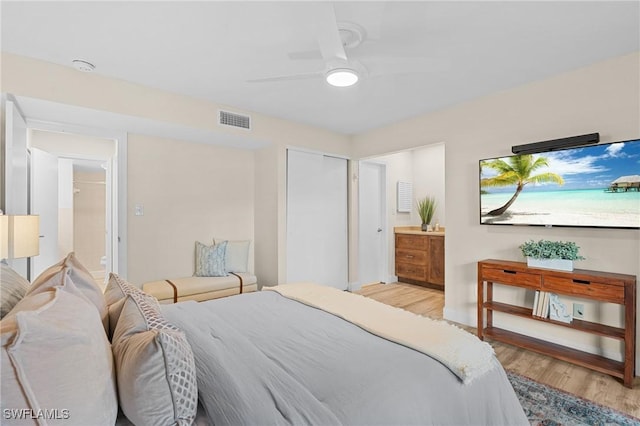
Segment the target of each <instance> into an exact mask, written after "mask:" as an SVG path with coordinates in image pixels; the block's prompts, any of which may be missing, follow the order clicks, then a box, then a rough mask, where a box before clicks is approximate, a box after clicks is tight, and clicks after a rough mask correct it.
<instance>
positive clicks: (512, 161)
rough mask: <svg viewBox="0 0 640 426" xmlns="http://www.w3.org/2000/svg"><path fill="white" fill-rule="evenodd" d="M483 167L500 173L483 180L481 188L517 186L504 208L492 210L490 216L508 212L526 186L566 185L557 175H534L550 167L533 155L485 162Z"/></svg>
mask: <svg viewBox="0 0 640 426" xmlns="http://www.w3.org/2000/svg"><path fill="white" fill-rule="evenodd" d="M481 166H482V167H483V168H484V167H488V168H490V169H493V170H495V171H497V172H498V175H497V176H493V177H489V178H484V179H482V180H481V181H480V186H481V187H483V188H484V187H501V186H511V185H515V186H516V192H515V194H513V196H512V197H511V198H510V199H509V201H507V202H506V204H505V205H503V206H502V207H499V208H497V209H495V210H491V211H490V212H489V213H487V215H488V216H500V215H501V214H503V213H504V212H506V211H507V209H508V208H509V207H511V205H512V204H513V203H514V201H516V198H518V195H520V193H521V192H522V190H523V189H524V187H525V185H527V184H529V183H547V182H555V183H557V184H559V185H563V184H564V180H563V179H562V176H560V175H558V174H556V173H551V172H546V173H540V174H538V175H534V174H533V173H534V172H535V171H536V170H538V169H540V168H541V167H548V166H549V163H548V161H547V159H546V158H544V157H538V158H536V159H535V160H534V159H533V155H531V154H523V155H514V156H512V157H507V158H498V159H496V160H489V161H483V162H482V163H481Z"/></svg>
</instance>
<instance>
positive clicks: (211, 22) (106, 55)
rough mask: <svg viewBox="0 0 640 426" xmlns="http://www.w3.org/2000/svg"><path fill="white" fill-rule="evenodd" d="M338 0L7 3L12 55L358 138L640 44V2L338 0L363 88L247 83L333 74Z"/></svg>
mask: <svg viewBox="0 0 640 426" xmlns="http://www.w3.org/2000/svg"><path fill="white" fill-rule="evenodd" d="M329 5H330V4H329V3H325V2H321V3H316V2H270V1H261V2H244V1H240V2H239V1H236V2H211V1H208V2H207V1H195V2H179V1H172V2H169V1H161V2H148V1H140V2H138V1H129V2H93V1H90V2H60V1H45V2H9V1H2V3H1V8H2V9H1V11H2V22H1V26H2V50H3V51H6V52H11V53H15V54H19V55H24V56H29V57H33V58H38V59H42V60H45V61H50V62H54V63H58V64H62V65H67V66H71V61H72V60H73V59H76V58H81V59H84V60H87V61H90V62H92V63H94V64H95V65H96V70H95V72H96V73H97V74H101V75H105V76H110V77H115V78H119V79H123V80H128V81H131V82H135V83H139V84H142V85H146V86H151V87H155V88H159V89H163V90H167V91H171V92H177V93H182V94H186V95H189V96H193V97H197V98H203V99H208V100H210V101H212V102H215V103H219V104H226V105H229V106H232V107H235V108H239V109H242V110H246V111H248V112H251V111H255V112H260V113H263V114H267V115H271V116H277V117H281V118H284V119H288V120H292V121H297V122H302V123H307V124H311V125H315V126H319V127H322V128H326V129H330V130H333V131H336V132H340V133H345V134H355V133H361V132H364V131H367V130H370V129H374V128H376V127H381V126H384V125H387V124H390V123H393V122H397V121H399V120H402V119H406V118H410V117H413V116H417V115H420V114H423V113H428V112H431V111H435V110H438V109H442V108H446V107H448V106H451V105H454V104H457V103H460V102H464V101H467V100H470V99H473V98H476V97H480V96H483V95H487V94H489V93H492V92H496V91H500V90H505V89H508V88H511V87H515V86H518V85H521V84H524V83H527V82H529V81H534V80H540V79H544V78H546V77H549V76H551V75H554V74H558V73H562V72H565V71H569V70H572V69H576V68H579V67H583V66H586V65H589V64H591V63H594V62H598V61H601V60H604V59H607V58H610V57H615V56H619V55H623V54H626V53H630V52H633V51H638V50H640V2H638V1H626V2H615V1H587V2H578V1H565V2H558V1H536V2H521V1H505V2H495V1H494V2H481V1H473V2H452V1H449V2H435V1H422V2H416V1H414V2H366V1H361V2H335V3H334V10H335V16H336V19H337V21H338V22H351V23H356V24H358V25H360V26H361V27H363V28H364V29H365V31H366V34H367V38H366V40H365V42H363V43H362V44H361V45H360V46H358V47H356V48H354V49H347V51H346V53H347V56H348V57H349V58H350V59H357V60H358V61H359V62H360V63H361V64H362V65H363V66H364V67H365V68H366V69H367V71H368V75H365V76H364V77H363V78H362V79H361V81H360V82H359V83H358V84H357V85H356V86H354V87H351V88H334V87H331V86H329V85H327V84H326V83H325V82H324V80H323V79H322V78H321V77H319V78H310V79H302V80H289V81H275V82H266V83H249V82H247V80H251V79H259V78H264V77H274V76H281V75H288V74H301V73H309V72H315V71H322V70H324V69H325V63H324V61H323V60H322V59H321V57H320V54H319V52H318V46H319V45H318V35H319V33H320V32H322V31H321V29H319V28H318V27H319V26H318V25H316V21H317V19H316V17H317V16H319V15H318V14H319V13H322V12H323V11H326V10H327V7H328V6H329ZM292 52H308V53H307V54H303V56H308V57H309V59H291V58H290V57H289V54H290V53H292ZM416 71H422V72H416Z"/></svg>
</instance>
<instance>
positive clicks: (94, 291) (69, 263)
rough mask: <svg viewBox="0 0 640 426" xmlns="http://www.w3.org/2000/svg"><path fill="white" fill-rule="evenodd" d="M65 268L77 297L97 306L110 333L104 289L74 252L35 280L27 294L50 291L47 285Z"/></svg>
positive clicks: (106, 329) (105, 327)
mask: <svg viewBox="0 0 640 426" xmlns="http://www.w3.org/2000/svg"><path fill="white" fill-rule="evenodd" d="M63 268H68V269H69V274H70V277H71V281H72V283H71V285H72V286H73V287H75V289H77V290H78V292H77V293H76V295H77V296H80V297H84V298H86V299H87V300H88V301H90V302H91V303H93V304H94V305H95V307H96V309H98V313H99V314H100V318H101V319H102V324H103V325H104V329H105V331H108V328H109V317H108V315H107V304H106V302H105V300H104V294H103V293H102V289H101V288H100V287H99V286H98V284H97V283H96V282H95V280H94V279H93V276H92V275H91V273H90V272H89V271H88V270H87V268H85V267H84V266H83V265H82V264H81V263H80V261H79V260H78V258H77V257H76V255H75V253H73V252H72V253H69V254H68V255H67V257H65V258H64V259H62V260H61V261H60V262H58V263H56V264H55V265H53V266H50V267H49V268H47V269H45V270H44V271H43V272H42V273H41V274H40V275H39V276H38V278H36V279H35V281H34V282H33V284H32V285H31V288H30V289H29V291H28V292H27V294H35V293H39V292H41V291H46V290H49V288H50V287H51V285H49V284H47V283H48V282H49V281H48V280H49V278H51V277H52V276H53V275H54V274H56V273H57V272H59V271H61V270H62V269H63Z"/></svg>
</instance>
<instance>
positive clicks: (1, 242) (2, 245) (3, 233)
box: [0, 215, 9, 259]
mask: <svg viewBox="0 0 640 426" xmlns="http://www.w3.org/2000/svg"><path fill="white" fill-rule="evenodd" d="M8 257H9V216H7V215H0V259H6V258H8Z"/></svg>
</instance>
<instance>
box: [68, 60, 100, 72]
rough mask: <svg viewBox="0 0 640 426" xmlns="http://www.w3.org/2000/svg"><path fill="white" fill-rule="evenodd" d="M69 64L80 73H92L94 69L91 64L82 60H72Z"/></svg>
mask: <svg viewBox="0 0 640 426" xmlns="http://www.w3.org/2000/svg"><path fill="white" fill-rule="evenodd" d="M71 64H73V67H74V68H75V69H77V70H78V71H80V72H93V70H95V69H96V66H95V65H93V64H92V63H91V62H87V61H83V60H82V59H74V60H73V61H71Z"/></svg>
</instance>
